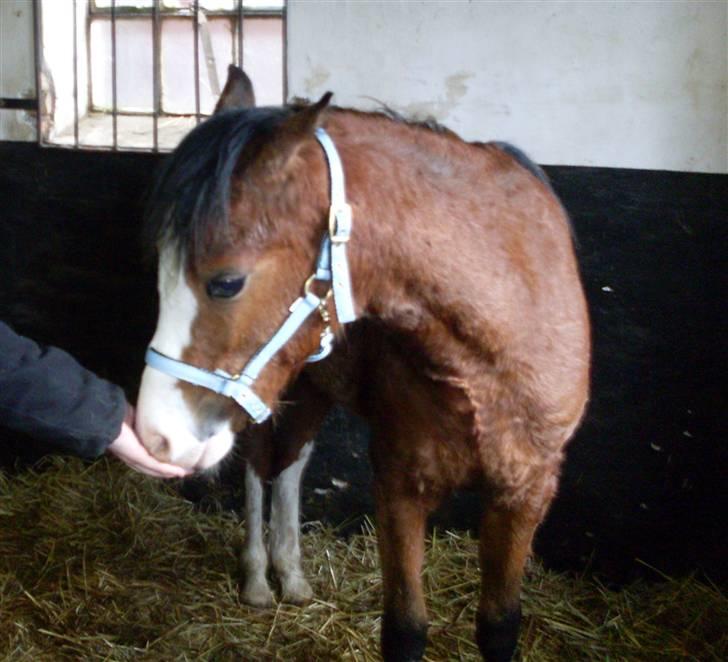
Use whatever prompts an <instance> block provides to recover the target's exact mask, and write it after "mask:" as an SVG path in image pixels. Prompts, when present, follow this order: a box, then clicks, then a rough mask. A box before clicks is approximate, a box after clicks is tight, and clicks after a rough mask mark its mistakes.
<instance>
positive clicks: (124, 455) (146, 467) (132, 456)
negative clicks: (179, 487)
mask: <svg viewBox="0 0 728 662" xmlns="http://www.w3.org/2000/svg"><path fill="white" fill-rule="evenodd" d="M133 423H134V409H133V407H131V405H130V406H129V408H128V411H127V415H126V419H125V420H124V422H123V423H122V426H121V432H120V434H119V436H118V437H117V438H116V439H115V440H114V441H113V442H112V443H111V444H110V445H109V447H108V449H107V450H108V451H109V453H111V454H113V455H116V457H118V458H119V459H120V460H121V461H122V462H124V463H125V464H127V465H128V466H130V467H131V468H132V469H134V470H135V471H139V472H141V473H143V474H147V475H148V476H155V477H156V478H182V477H184V476H188V475H189V474H190V473H191V472H190V471H189V470H187V469H183V468H182V467H179V466H177V465H176V464H167V463H166V462H160V461H159V460H157V459H155V458H154V457H152V456H151V455H150V454H149V453H148V452H147V449H146V448H144V446H142V443H141V441H139V437H137V435H136V433H135V432H134V429H133V427H132V425H133Z"/></svg>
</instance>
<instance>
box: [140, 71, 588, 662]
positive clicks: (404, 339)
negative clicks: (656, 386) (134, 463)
mask: <svg viewBox="0 0 728 662" xmlns="http://www.w3.org/2000/svg"><path fill="white" fill-rule="evenodd" d="M231 74H232V75H231V78H230V79H229V80H228V85H227V86H226V89H225V92H224V93H223V97H222V98H221V100H220V102H219V104H218V110H219V111H220V112H218V113H217V114H216V115H215V116H213V117H212V118H211V119H210V120H208V121H207V122H205V123H203V124H201V125H200V126H199V127H198V128H196V129H195V130H194V131H192V132H191V133H190V135H189V136H188V137H187V138H186V139H185V140H184V141H183V142H182V144H181V145H180V146H179V147H178V148H177V150H176V151H175V153H174V154H173V155H172V156H171V157H170V158H169V159H168V161H167V163H166V165H165V168H164V170H163V171H162V173H161V175H160V177H159V180H158V183H157V186H156V189H155V192H154V194H153V196H152V207H151V213H150V217H149V226H150V231H151V233H152V235H153V237H154V239H155V241H156V242H157V244H158V246H159V250H160V263H159V290H160V318H159V322H158V326H157V330H156V333H155V335H154V338H153V339H152V344H151V346H152V348H153V349H151V350H150V352H151V353H152V354H154V355H155V357H156V359H158V360H159V361H161V363H160V362H159V361H158V362H156V363H155V361H154V360H152V359H154V358H155V357H151V358H150V360H149V362H150V366H148V367H147V369H146V370H145V372H144V376H143V381H142V388H141V392H140V399H139V410H138V420H139V432H140V435H141V437H142V439H143V441H144V443H145V445H146V446H147V448H148V449H149V450H150V452H152V453H153V454H154V455H155V456H156V457H158V458H159V459H161V460H164V461H171V462H176V463H179V464H181V465H184V466H187V467H193V468H195V469H200V470H203V469H206V468H209V467H212V466H213V465H215V464H216V463H217V462H218V461H219V460H220V459H222V457H223V456H225V455H226V454H227V453H228V451H229V450H230V448H231V446H232V444H233V441H234V438H235V436H236V435H240V437H241V443H243V444H244V445H245V447H246V448H247V455H248V459H249V466H248V469H247V479H246V486H247V506H248V509H249V510H248V518H247V525H248V541H247V546H246V550H245V552H244V553H243V558H242V562H243V565H244V566H245V570H246V582H245V585H244V589H243V593H244V597H245V598H246V599H248V600H249V601H251V602H253V603H256V604H267V603H269V602H270V601H271V593H270V589H269V588H268V585H267V583H266V578H265V570H266V565H267V556H266V551H265V547H264V545H263V538H262V486H263V484H262V482H261V481H262V480H263V479H268V478H270V477H275V480H274V482H273V496H272V508H271V540H270V553H271V560H272V563H273V566H274V568H275V569H276V571H277V572H278V575H279V577H280V579H281V585H282V592H283V598H284V599H289V600H293V601H303V600H305V599H307V598H308V597H309V596H310V588H309V587H308V584H307V583H306V580H305V578H304V577H303V574H302V573H301V569H300V551H299V547H298V489H299V487H298V483H299V481H300V476H301V472H302V470H303V468H304V465H305V463H306V460H307V458H308V454H309V452H310V448H311V445H310V441H311V439H312V438H313V436H314V435H315V433H316V431H317V429H318V426H319V425H320V423H321V421H322V420H323V418H324V416H325V414H326V412H327V411H328V409H329V408H330V406H331V404H332V403H333V402H339V403H343V404H344V405H345V406H347V407H349V408H351V409H352V410H353V411H356V412H358V413H360V414H361V415H363V416H364V417H366V419H367V420H368V421H369V423H370V425H371V430H372V440H371V446H370V452H371V460H372V464H373V468H374V494H375V498H376V516H377V528H378V539H379V548H380V557H381V564H382V574H383V587H384V618H383V621H382V634H381V645H382V652H383V655H384V659H385V660H419V659H421V657H422V655H423V652H424V648H425V642H426V629H427V612H426V608H425V602H424V597H423V592H422V583H421V568H422V561H423V548H424V536H425V526H426V519H427V516H428V514H429V513H430V512H431V511H432V510H433V509H434V508H435V507H436V506H437V505H438V503H440V501H441V500H442V499H443V497H444V496H445V495H447V494H448V493H449V492H451V491H452V490H453V489H456V488H459V487H462V486H475V487H476V488H477V489H479V490H480V492H481V494H482V501H483V514H482V520H481V532H480V563H481V573H482V592H481V598H480V605H479V610H478V615H477V623H476V625H477V642H478V646H479V647H480V650H481V652H482V655H483V657H484V658H485V659H486V660H509V659H510V658H511V656H512V654H513V651H514V649H515V646H516V641H517V634H518V625H519V620H520V606H519V593H520V585H521V578H522V575H523V570H524V564H525V561H526V558H527V557H528V555H529V553H530V548H531V541H532V538H533V534H534V531H535V529H536V527H537V526H538V524H539V523H540V522H541V520H542V519H543V517H544V514H545V513H546V510H547V508H548V506H549V503H550V502H551V500H552V499H553V497H554V494H555V492H556V487H557V483H558V475H559V467H560V465H561V462H562V459H563V451H564V445H565V444H566V442H567V441H568V439H569V438H570V437H571V435H572V433H573V432H574V429H575V428H576V426H577V424H578V423H579V420H580V419H581V416H582V413H583V411H584V407H585V403H586V401H587V393H588V382H589V352H590V348H589V344H590V343H589V323H588V319H587V312H586V306H585V301H584V296H583V293H582V288H581V285H580V281H579V274H578V271H577V265H576V261H575V257H574V252H573V248H572V241H571V236H570V229H569V223H568V220H567V217H566V214H565V213H564V210H563V209H562V207H561V205H560V204H559V201H558V199H557V198H556V196H555V195H554V193H553V191H552V190H551V188H550V186H549V185H548V183H547V181H546V179H545V177H544V175H543V173H542V172H541V171H540V170H539V169H538V168H537V167H536V166H535V165H534V164H532V163H531V162H530V161H528V159H527V158H526V157H525V156H524V155H523V154H522V153H521V152H519V151H518V150H516V149H515V148H513V147H510V146H509V145H505V144H502V143H478V144H469V143H466V142H464V141H463V140H461V139H459V138H458V137H457V136H456V135H455V134H454V133H452V132H450V131H448V130H445V129H442V128H440V127H436V126H430V125H428V126H425V125H421V124H416V123H410V122H406V121H403V120H402V119H401V118H397V117H394V116H393V114H391V113H364V112H357V111H354V110H345V109H341V108H334V107H330V106H328V101H329V98H330V95H326V96H324V98H322V99H321V101H319V102H318V103H316V104H313V105H297V106H288V107H282V108H247V109H237V110H236V109H234V108H232V107H231V106H235V105H239V104H240V103H244V102H243V101H240V100H244V99H246V98H249V96H250V95H246V94H244V90H243V91H241V90H242V88H241V87H240V86H241V85H242V84H243V83H242V82H241V81H243V80H244V79H243V78H242V75H241V74H242V72H239V71H237V70H232V71H231ZM236 100H237V101H236ZM319 127H322V128H324V129H325V132H326V133H327V134H328V136H330V138H331V140H332V142H333V145H334V146H335V150H336V151H337V153H338V155H339V157H340V159H341V163H342V164H343V175H344V177H345V195H346V197H347V198H348V201H349V203H350V205H351V210H352V218H353V222H352V228H351V233H350V239H349V240H348V242H347V241H346V240H347V236H343V237H342V236H340V235H337V234H336V233H337V232H340V230H341V227H343V226H344V225H345V224H346V222H347V219H346V218H345V216H346V215H344V216H341V217H340V216H339V211H340V210H338V208H337V209H335V210H334V212H332V213H331V218H330V207H331V206H332V204H333V203H334V200H333V198H334V197H339V198H340V197H341V191H338V192H337V190H336V184H335V179H336V177H337V175H336V164H335V160H336V157H332V156H331V155H330V153H329V152H325V151H323V150H322V144H323V143H321V144H319V143H320V142H321V141H320V140H317V136H318V135H320V133H321V132H320V131H319V132H318V133H316V131H317V129H318V128H319ZM332 158H333V161H332ZM342 184H343V182H342ZM346 234H347V232H346V228H344V235H346ZM322 238H328V240H329V243H328V245H326V241H327V239H324V241H323V242H322ZM342 245H343V246H344V248H343V249H342V248H341V246H342ZM332 246H339V248H337V249H333V248H332ZM329 249H331V256H333V254H334V251H335V250H339V251H341V252H340V253H339V257H341V255H342V254H343V255H344V261H345V262H346V265H345V266H346V267H347V269H348V273H345V274H344V277H343V278H340V277H338V276H337V275H336V274H335V273H334V275H333V281H334V283H335V284H334V285H332V284H331V278H326V277H324V276H320V273H319V269H320V268H323V270H324V272H325V271H326V268H327V266H330V267H331V270H332V271H335V268H334V266H331V265H327V264H324V265H323V267H322V265H321V260H322V257H321V256H322V255H323V256H324V258H325V259H324V262H327V260H328V259H329V258H330V255H329V253H328V252H327V251H329ZM332 259H334V258H332ZM317 274H319V275H317ZM339 276H341V274H339ZM347 278H349V283H350V285H351V291H350V294H351V301H352V302H353V304H354V314H355V315H356V321H355V322H353V323H350V324H346V326H344V324H342V321H346V322H348V321H349V319H346V317H345V315H343V314H342V313H341V312H340V311H341V310H342V309H344V308H345V306H344V305H343V304H342V301H343V300H344V299H345V298H346V297H345V295H344V294H346V292H347V289H346V284H347V283H346V280H347ZM342 282H343V286H342ZM304 283H305V287H304ZM337 284H338V285H339V286H340V289H339V290H338V291H337V289H336V286H337ZM332 290H333V296H332V294H331V292H332ZM341 292H344V294H340V293H341ZM297 298H300V301H304V300H305V301H304V304H301V303H300V301H297V302H296V304H295V305H294V306H292V307H290V308H289V306H290V304H291V302H293V301H294V300H296V299H297ZM306 301H309V302H312V303H310V311H309V312H310V313H311V314H310V315H308V313H306V315H307V316H306V317H305V319H304V320H303V321H302V322H301V321H300V319H299V323H300V324H299V326H298V327H296V330H295V331H294V332H292V333H289V334H288V337H285V336H286V334H285V333H284V334H283V335H284V338H283V339H282V340H283V341H284V342H283V341H282V342H281V343H278V344H279V345H280V346H277V345H276V341H275V339H281V333H283V332H282V331H281V329H282V328H283V327H285V326H286V325H287V324H288V322H287V321H286V320H290V319H291V318H292V317H294V316H296V315H297V314H298V312H296V311H299V309H300V308H301V306H304V307H305V305H306V303H305V302H306ZM345 303H346V301H344V304H345ZM289 310H291V311H292V312H289ZM329 329H331V330H333V333H334V338H335V340H334V346H333V353H332V354H331V356H330V357H329V358H327V359H326V360H324V361H321V362H319V363H312V364H307V363H306V359H307V358H308V357H310V356H311V355H312V354H317V353H319V350H322V349H323V346H324V345H325V342H324V338H325V337H327V336H328V331H329ZM272 339H274V340H272ZM329 340H330V338H329ZM271 343H273V345H276V346H274V347H273V348H272V349H271ZM261 348H263V349H261ZM320 353H321V354H325V352H323V351H321V352H320ZM265 354H267V356H266V357H265V359H266V360H265V361H262V359H260V357H261V355H265ZM160 357H161V358H160ZM261 361H262V363H264V365H263V366H262V367H261V365H258V366H257V367H256V369H255V370H253V369H251V365H253V364H254V363H256V362H258V363H259V364H260V363H261ZM244 366H245V370H244V371H243V372H244V373H256V374H255V375H253V378H254V379H253V380H250V379H248V381H245V379H244V378H245V374H244V375H243V376H241V377H239V376H238V375H237V374H236V373H238V372H239V371H240V370H241V368H243V367H244ZM190 367H191V370H192V371H193V375H192V376H190V373H189V372H185V370H189V369H190ZM215 371H216V372H215ZM206 375H207V376H209V379H208V378H207V377H206ZM231 375H235V376H234V377H232V376H231ZM248 376H250V375H248ZM195 380H197V381H195ZM241 380H242V381H241ZM190 382H191V383H190ZM242 382H245V384H243V385H241V384H242ZM225 396H230V397H225ZM233 398H234V399H233ZM251 399H252V401H253V405H252V406H251V407H250V408H248V404H247V403H249V401H250V400H251ZM238 403H243V406H244V407H246V408H248V411H249V412H252V413H251V414H249V413H247V412H246V410H245V409H243V407H241V406H238ZM270 410H272V411H273V413H274V416H273V418H272V420H271V421H267V422H265V423H262V424H261V425H252V426H251V425H250V424H249V423H250V417H251V416H253V417H254V418H255V419H256V420H263V419H264V418H265V417H266V416H267V414H268V413H269V411H270Z"/></svg>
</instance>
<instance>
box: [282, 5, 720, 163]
mask: <svg viewBox="0 0 728 662" xmlns="http://www.w3.org/2000/svg"><path fill="white" fill-rule="evenodd" d="M727 27H728V2H726V1H725V0H717V1H704V0H695V1H676V2H671V1H667V0H664V1H659V2H646V1H634V2H606V1H595V2H551V1H544V2H513V1H511V2H464V1H449V2H447V1H429V2H423V1H412V0H411V1H408V2H401V1H394V0H389V1H386V2H384V1H382V0H360V1H358V2H354V1H345V0H338V1H323V0H289V4H288V89H289V94H290V95H292V96H293V95H297V96H304V97H311V98H317V97H318V96H320V95H321V94H322V93H323V92H325V91H326V90H332V91H334V92H335V97H334V100H335V102H336V103H338V104H340V105H345V106H356V107H363V108H368V107H374V106H376V105H377V104H376V103H374V102H372V101H371V100H370V99H368V98H367V97H374V98H376V99H378V100H379V101H381V102H383V103H386V104H387V105H389V106H391V107H393V108H394V109H396V110H399V111H401V112H403V113H404V114H406V115H409V116H415V117H420V118H424V117H426V116H433V117H435V118H436V119H437V120H439V121H441V122H443V123H445V124H446V125H447V126H449V127H451V128H453V129H454V130H456V131H458V132H459V133H461V134H462V135H463V136H464V137H465V138H467V139H476V138H477V139H481V140H488V139H503V140H509V141H512V142H514V143H516V144H517V145H519V146H521V147H522V148H523V149H525V150H526V151H527V152H528V153H529V154H530V155H531V156H532V157H533V158H534V159H535V160H536V161H538V162H539V163H551V164H571V165H597V166H613V167H629V168H650V169H667V170H689V171H708V172H728V96H727V92H726V81H727V79H728V76H727V66H728V64H727V60H728V53H727V51H726V44H727V43H728V42H727V40H728V30H727Z"/></svg>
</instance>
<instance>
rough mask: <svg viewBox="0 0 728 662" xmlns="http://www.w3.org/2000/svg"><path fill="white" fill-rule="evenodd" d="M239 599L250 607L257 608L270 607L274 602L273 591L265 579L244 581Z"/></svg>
mask: <svg viewBox="0 0 728 662" xmlns="http://www.w3.org/2000/svg"><path fill="white" fill-rule="evenodd" d="M240 599H241V600H242V601H243V602H244V603H245V604H247V605H250V606H251V607H259V608H264V607H272V606H273V604H274V602H275V600H274V599H273V592H272V591H271V590H270V587H269V586H268V583H267V582H266V581H265V580H263V581H260V580H258V581H251V582H247V581H246V582H245V584H244V585H243V588H242V590H241V591H240Z"/></svg>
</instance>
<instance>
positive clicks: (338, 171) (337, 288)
mask: <svg viewBox="0 0 728 662" xmlns="http://www.w3.org/2000/svg"><path fill="white" fill-rule="evenodd" d="M316 140H318V142H319V144H320V145H321V147H322V148H323V151H324V155H325V156H326V162H327V163H328V166H329V184H330V197H331V207H330V209H329V231H328V233H327V234H325V235H324V237H323V239H322V240H321V247H320V249H319V253H318V257H317V258H316V271H315V272H314V273H313V274H311V275H310V276H309V277H308V279H307V280H306V282H305V284H304V286H303V296H301V297H299V298H298V299H296V300H295V301H294V302H293V303H292V304H291V306H290V308H289V309H288V310H289V314H288V317H287V318H286V319H285V321H284V322H283V324H281V326H280V327H279V328H278V330H277V331H276V332H275V333H274V334H273V336H272V337H271V339H270V340H269V341H268V342H267V343H266V344H265V345H263V346H262V347H260V348H259V349H258V351H257V352H256V353H255V354H254V355H253V357H252V358H251V359H250V361H248V363H247V364H246V365H245V367H244V368H243V370H242V371H241V372H240V374H238V375H230V374H228V373H227V372H225V371H224V370H215V371H210V370H204V369H202V368H198V367H196V366H193V365H190V364H189V363H185V362H184V361H178V360H177V359H173V358H171V357H169V356H165V355H164V354H162V353H161V352H158V351H157V350H156V349H154V348H153V347H149V348H148V349H147V353H146V357H145V360H146V363H147V365H148V366H150V367H152V368H154V369H155V370H159V371H160V372H163V373H165V374H167V375H170V376H171V377H174V378H175V379H180V380H182V381H185V382H189V383H190V384H194V385H196V386H202V387H204V388H207V389H210V390H211V391H214V392H215V393H219V394H220V395H224V396H227V397H229V398H232V399H233V400H235V402H237V403H238V404H239V405H240V406H241V407H242V408H243V409H245V411H246V412H248V414H250V416H251V418H252V419H253V420H254V421H255V422H256V423H262V422H263V421H265V420H266V419H267V418H268V417H269V416H270V414H271V410H270V408H269V407H268V405H266V404H265V402H263V401H262V400H261V399H260V398H259V397H258V395H257V394H256V393H255V391H253V386H254V384H255V380H256V379H257V378H258V376H259V375H260V373H261V372H262V370H263V368H265V366H266V365H267V364H268V363H269V362H270V360H271V359H272V358H273V356H275V354H276V353H277V352H278V350H279V349H280V348H281V347H283V345H285V344H286V343H287V342H288V341H289V340H290V339H291V338H292V337H293V335H294V334H295V333H296V331H298V329H300V328H301V326H302V325H303V323H304V322H305V321H306V320H307V319H308V318H309V316H310V315H311V314H312V313H313V312H314V311H317V310H318V311H319V313H320V315H321V318H322V319H323V322H324V330H323V332H322V333H321V339H320V346H319V349H318V350H317V351H316V352H315V353H314V354H312V355H311V356H309V357H308V358H307V359H306V361H307V362H309V363H313V362H315V361H321V360H322V359H325V358H326V357H327V356H328V355H329V354H330V353H331V350H332V349H333V343H334V334H333V332H332V331H331V326H330V324H329V322H330V320H329V313H328V310H327V308H326V304H327V302H328V299H329V297H330V296H331V297H333V299H334V307H335V309H336V317H337V318H338V320H339V323H340V324H347V323H349V322H353V321H354V320H355V319H356V313H355V310H354V297H353V295H352V291H351V277H350V275H349V262H348V260H347V257H346V244H347V242H348V241H349V237H350V236H351V225H352V223H351V207H350V206H349V204H348V203H347V202H346V188H345V182H344V169H343V167H342V165H341V159H340V158H339V153H338V152H337V151H336V146H335V145H334V142H333V140H331V138H330V137H329V135H328V134H327V133H326V131H324V130H323V129H321V128H319V129H317V130H316ZM317 280H318V281H322V282H328V283H331V285H330V288H329V291H328V292H327V294H326V295H324V297H319V296H317V295H316V294H314V293H313V291H312V290H311V286H312V284H313V282H314V281H317Z"/></svg>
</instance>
